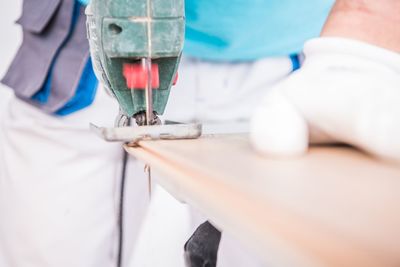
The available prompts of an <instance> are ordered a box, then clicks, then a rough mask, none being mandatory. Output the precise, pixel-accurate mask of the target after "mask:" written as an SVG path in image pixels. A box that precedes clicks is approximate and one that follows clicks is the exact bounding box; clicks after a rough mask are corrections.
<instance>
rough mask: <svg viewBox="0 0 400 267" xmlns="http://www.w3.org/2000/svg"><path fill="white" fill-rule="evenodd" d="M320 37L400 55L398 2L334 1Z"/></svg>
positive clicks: (399, 3) (399, 2) (382, 0)
mask: <svg viewBox="0 0 400 267" xmlns="http://www.w3.org/2000/svg"><path fill="white" fill-rule="evenodd" d="M322 36H323V37H345V38H350V39H357V40H360V41H364V42H366V43H369V44H373V45H376V46H380V47H382V48H386V49H389V50H392V51H396V52H400V1H398V0H380V1H376V0H363V1H360V0H337V1H336V3H335V5H334V7H333V9H332V12H331V14H330V16H329V18H328V20H327V22H326V24H325V27H324V29H323V31H322Z"/></svg>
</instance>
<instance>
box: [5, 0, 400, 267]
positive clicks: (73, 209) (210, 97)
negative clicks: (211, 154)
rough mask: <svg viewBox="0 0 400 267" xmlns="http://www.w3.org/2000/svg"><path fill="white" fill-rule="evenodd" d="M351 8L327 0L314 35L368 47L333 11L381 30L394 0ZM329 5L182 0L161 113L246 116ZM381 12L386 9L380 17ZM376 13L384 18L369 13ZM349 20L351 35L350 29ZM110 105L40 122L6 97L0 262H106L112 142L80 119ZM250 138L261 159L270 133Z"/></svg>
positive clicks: (282, 74)
mask: <svg viewBox="0 0 400 267" xmlns="http://www.w3.org/2000/svg"><path fill="white" fill-rule="evenodd" d="M356 2H358V1H350V0H347V1H346V0H343V1H338V2H337V6H336V10H342V11H341V12H339V13H338V12H337V11H335V12H334V13H332V17H331V19H330V20H329V23H328V24H327V26H326V30H325V34H330V35H333V36H339V37H345V38H355V39H360V40H361V41H363V42H371V40H365V39H362V38H358V37H359V33H360V31H358V30H355V31H349V27H339V26H340V25H341V24H340V23H338V22H335V21H341V23H343V22H346V23H345V25H346V24H347V23H349V22H351V23H354V20H353V16H351V17H348V16H345V15H344V14H352V13H349V10H353V11H354V12H355V13H357V12H360V10H361V11H362V10H365V8H366V7H368V12H366V13H367V14H372V15H371V17H369V16H367V17H365V16H364V15H362V16H359V17H357V18H358V19H361V21H371V20H373V22H374V20H376V21H380V22H381V21H384V25H381V26H385V27H387V26H390V25H393V23H394V22H395V21H396V16H395V14H398V12H397V13H395V11H396V10H398V9H396V8H397V7H398V4H397V2H396V1H395V0H385V1H380V3H379V5H376V4H374V3H373V2H372V0H370V1H364V2H363V4H362V5H360V4H357V3H356ZM331 4H332V1H320V0H318V1H308V2H307V4H306V3H302V4H299V2H298V1H289V0H288V1H269V2H264V1H253V2H250V3H249V1H235V2H232V1H230V2H229V3H227V2H226V1H223V0H219V1H215V0H213V1H187V3H186V5H187V39H186V48H185V53H186V58H184V59H183V62H182V65H181V71H180V74H181V75H180V76H181V80H180V83H179V85H178V87H176V88H173V91H172V95H171V99H170V102H169V104H168V107H167V112H166V117H168V118H170V119H174V120H180V121H189V120H194V119H196V120H201V121H219V122H221V121H227V120H241V119H249V118H250V116H251V114H252V111H253V108H254V107H255V106H256V105H259V104H260V103H259V99H260V98H261V96H263V95H264V94H266V93H267V92H268V91H269V89H270V88H272V87H273V86H275V85H276V84H277V83H278V82H279V81H282V80H284V79H285V78H286V77H287V76H288V75H289V74H290V73H291V72H292V71H293V70H294V69H297V67H298V66H297V57H296V56H293V55H296V54H298V53H299V52H300V51H301V50H302V45H303V43H304V42H305V41H306V40H307V39H310V38H313V37H316V36H318V35H319V32H320V29H321V27H322V24H323V22H324V21H325V18H326V16H327V14H328V12H329V10H330V7H331ZM382 6H385V7H386V8H387V10H382ZM390 10H391V11H390ZM376 11H379V14H385V16H382V15H379V16H374V15H373V14H375V13H374V12H376ZM389 11H390V12H389ZM386 13H388V14H386ZM337 14H341V15H340V16H338V15H337ZM357 14H358V13H357ZM363 14H364V13H363ZM378 18H379V19H378ZM355 22H356V25H355V26H354V27H352V29H358V28H359V27H360V23H358V22H357V20H356V21H355ZM373 22H372V23H371V22H370V23H369V24H374V23H373ZM367 25H368V24H367ZM328 29H330V30H329V31H328ZM335 29H339V31H336V30H335ZM340 29H341V30H340ZM367 29H369V27H367ZM371 29H377V28H376V27H372V28H371ZM389 29H390V30H389V31H387V32H386V31H385V32H384V33H383V34H380V35H376V34H375V35H372V36H369V35H368V37H369V38H372V39H374V40H375V39H377V40H382V39H385V38H384V37H385V36H386V35H388V36H389V35H390V36H392V35H393V34H394V36H395V38H394V40H398V39H397V38H398V35H397V32H396V28H395V26H392V27H389ZM361 32H362V31H361ZM372 44H374V45H378V46H381V47H383V48H384V49H386V50H396V47H397V45H396V42H392V40H389V41H388V40H384V41H383V42H381V41H379V42H378V43H375V42H372ZM360 45H363V44H360ZM393 45H394V46H393ZM307 60H308V59H306V62H307ZM385 64H386V63H383V65H385ZM386 65H391V64H386ZM304 87H307V86H306V85H304ZM53 89H54V90H55V89H56V88H53ZM267 99H270V98H269V97H267ZM294 99H297V98H296V97H294V98H293V100H292V98H290V99H289V100H286V99H285V100H284V101H283V102H284V103H289V104H291V105H293V104H292V102H294V101H295V100H294ZM273 103H275V102H274V101H273ZM294 103H295V104H296V102H294ZM268 105H269V104H268ZM268 105H267V104H265V105H264V106H263V107H265V108H268ZM305 106H307V105H305ZM275 107H276V106H274V108H275ZM265 108H262V109H263V110H261V111H259V112H257V114H261V113H262V114H267V116H266V117H265V118H266V121H263V119H262V118H264V117H263V116H258V117H257V115H256V118H255V119H254V121H255V125H266V124H265V123H266V122H267V123H270V122H271V121H270V120H269V118H270V117H269V114H271V113H270V111H268V110H267V112H265V110H264V109H265ZM116 109H117V107H116V104H115V102H113V101H112V100H111V99H109V98H108V97H107V96H106V95H105V94H104V93H103V92H102V91H101V90H99V91H98V92H97V96H96V99H95V100H94V103H93V104H92V105H90V106H89V107H88V108H85V109H80V110H79V111H76V112H72V113H70V114H69V115H68V116H64V117H57V116H52V115H48V114H46V113H44V112H42V111H40V110H39V109H37V108H35V107H33V106H31V104H27V103H26V102H24V101H22V100H20V99H17V98H15V99H14V100H12V102H11V104H10V106H9V108H8V111H7V114H6V118H5V119H4V121H3V122H2V135H3V136H2V138H1V142H2V145H1V147H2V148H3V149H2V151H1V153H2V154H1V158H2V166H1V170H2V171H3V172H2V173H1V176H0V179H1V185H2V186H1V187H0V214H1V217H2V218H6V219H3V220H2V221H1V222H0V233H1V236H2V239H0V264H3V265H4V266H85V267H87V266H115V261H116V258H117V256H116V255H117V249H116V242H117V240H116V239H117V238H116V236H117V235H116V225H117V219H116V218H117V213H118V212H117V208H116V206H117V205H116V201H115V198H117V196H118V194H117V193H118V190H116V189H117V188H116V187H117V186H118V184H119V180H118V177H119V176H120V175H119V173H118V172H119V170H120V161H121V149H120V146H119V145H112V144H106V143H104V142H103V141H101V140H98V139H96V138H95V137H94V136H93V135H92V134H91V133H90V132H89V131H88V130H87V124H88V122H96V123H98V124H100V125H106V124H110V123H112V121H113V117H114V110H116ZM285 111H286V110H285ZM282 114H283V117H282V118H281V120H279V121H283V122H285V121H286V120H285V116H284V115H286V114H287V113H286V112H283V113H282ZM257 118H258V119H257ZM267 119H268V121H267ZM276 121H278V120H275V121H272V122H273V123H276ZM300 121H301V120H300ZM273 125H274V126H280V124H277V125H275V124H273ZM290 126H292V124H290ZM296 131H298V129H297V128H296ZM282 132H286V131H285V129H283V131H280V133H282ZM253 133H254V135H253V139H254V140H255V144H256V145H257V146H258V147H260V149H262V150H263V151H267V152H270V151H269V150H268V149H270V147H271V146H270V145H269V144H267V145H265V143H263V140H264V139H265V138H266V136H267V137H268V136H270V135H271V136H272V138H276V135H277V134H274V133H273V134H270V133H269V132H265V127H261V128H255V129H254V131H253ZM263 138H264V139H263ZM268 140H269V139H268ZM283 143H284V142H283ZM292 149H293V148H292ZM281 150H282V148H280V150H278V152H279V151H281ZM296 151H297V150H296ZM272 152H274V151H272ZM289 152H291V150H289ZM135 166H138V165H137V164H136V165H135ZM136 168H139V167H136ZM137 173H138V172H136V174H137ZM128 177H129V179H135V182H137V183H139V180H140V179H141V178H139V177H138V175H134V174H131V175H130V176H128ZM143 191H145V190H143ZM155 198H156V197H155ZM163 200H164V199H163ZM10 203H12V204H10ZM170 203H172V202H170ZM131 204H132V203H131ZM152 204H153V203H152ZM172 205H173V204H172ZM156 206H157V205H156ZM141 207H142V206H141ZM158 207H159V206H158ZM132 208H135V210H139V209H140V207H131V209H132ZM136 208H137V209H136ZM173 211H175V208H174V210H173ZM177 213H178V214H181V213H180V212H179V211H177ZM138 215H139V216H143V214H142V213H138ZM170 217H172V218H173V217H174V216H173V215H172V216H170ZM179 219H180V218H177V221H178V220H179ZM150 221H151V220H150ZM137 225H140V223H137ZM163 226H164V225H163ZM163 226H162V227H163ZM160 227H161V226H160ZM164 230H165V231H168V228H165V229H164ZM178 245H179V246H182V244H178ZM159 252H160V253H159ZM177 253H179V252H177ZM160 255H165V254H163V253H162V251H157V255H155V256H154V257H153V258H157V256H158V257H160V261H159V262H163V265H161V266H176V265H172V264H173V263H172V264H168V263H169V259H168V258H162V257H161V256H160ZM179 256H180V255H178V257H179ZM134 262H135V260H134ZM136 266H143V265H136ZM150 266H160V265H150ZM230 266H234V265H230ZM238 266H240V265H238Z"/></svg>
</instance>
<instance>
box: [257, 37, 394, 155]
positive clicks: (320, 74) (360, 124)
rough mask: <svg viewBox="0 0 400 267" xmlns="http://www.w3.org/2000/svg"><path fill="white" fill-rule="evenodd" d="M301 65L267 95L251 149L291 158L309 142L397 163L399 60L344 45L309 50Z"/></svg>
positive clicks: (335, 42)
mask: <svg viewBox="0 0 400 267" xmlns="http://www.w3.org/2000/svg"><path fill="white" fill-rule="evenodd" d="M304 53H305V61H304V64H303V67H302V68H301V70H299V71H297V72H295V73H294V74H292V75H291V76H290V77H288V78H287V79H286V80H285V81H283V82H282V83H280V84H279V85H278V86H277V87H276V88H274V90H272V91H271V93H270V94H268V95H267V96H266V98H265V100H264V102H263V105H262V106H260V107H259V108H258V109H257V110H256V112H255V114H254V116H253V119H252V125H251V141H252V143H253V145H254V147H255V148H256V149H257V150H258V151H260V152H262V153H264V154H267V155H275V156H293V155H299V154H303V153H305V152H306V151H307V148H308V145H309V143H312V142H328V143H330V142H341V143H346V144H350V145H353V146H356V147H358V148H360V149H362V150H364V151H366V152H368V153H371V154H373V155H375V156H378V157H382V158H385V159H390V160H395V161H400V54H397V53H395V52H391V51H389V50H385V49H383V48H379V47H376V46H373V45H369V44H366V43H363V42H359V41H355V40H350V39H344V38H331V37H330V38H318V39H313V40H310V41H309V42H307V43H306V45H305V49H304Z"/></svg>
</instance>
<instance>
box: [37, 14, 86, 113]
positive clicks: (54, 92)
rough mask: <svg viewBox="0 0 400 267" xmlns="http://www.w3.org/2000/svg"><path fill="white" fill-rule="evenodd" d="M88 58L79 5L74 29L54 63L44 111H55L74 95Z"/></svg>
mask: <svg viewBox="0 0 400 267" xmlns="http://www.w3.org/2000/svg"><path fill="white" fill-rule="evenodd" d="M88 60H89V42H88V40H87V38H86V16H85V9H84V7H80V11H79V17H78V20H77V22H76V26H75V30H74V32H73V33H72V35H71V37H70V38H69V39H68V41H67V43H66V44H65V46H64V47H63V48H62V49H61V51H60V54H59V55H58V57H57V62H56V64H55V65H54V68H53V73H52V81H51V94H50V96H49V99H48V102H47V103H46V104H44V105H43V106H42V107H41V108H42V109H43V110H44V111H46V112H50V113H53V112H56V111H57V110H59V109H60V108H62V107H63V106H64V105H65V104H66V103H67V102H68V101H69V100H70V99H71V98H72V97H73V96H74V95H75V93H76V89H77V88H78V84H79V81H80V78H81V75H82V72H83V69H84V68H85V65H86V63H87V61H88Z"/></svg>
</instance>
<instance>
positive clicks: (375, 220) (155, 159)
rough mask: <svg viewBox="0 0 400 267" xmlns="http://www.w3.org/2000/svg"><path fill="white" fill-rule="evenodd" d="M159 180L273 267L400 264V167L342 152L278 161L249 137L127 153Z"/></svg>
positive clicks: (146, 145) (148, 145)
mask: <svg viewBox="0 0 400 267" xmlns="http://www.w3.org/2000/svg"><path fill="white" fill-rule="evenodd" d="M127 150H128V152H129V153H130V154H132V155H133V156H135V157H137V158H139V159H141V160H143V161H144V162H146V163H149V164H150V165H151V166H152V167H153V168H154V170H156V171H157V172H159V173H160V174H162V175H160V176H159V181H158V182H159V183H160V184H161V185H162V186H164V187H165V188H166V189H167V190H169V191H170V192H171V193H172V194H173V195H174V196H175V197H177V198H179V199H181V200H183V201H185V202H187V203H188V204H190V205H192V206H194V207H195V208H197V209H198V210H200V211H201V212H202V213H203V214H205V215H207V216H208V217H209V218H210V219H211V220H212V221H213V222H214V223H216V224H217V225H218V226H219V227H220V228H222V229H223V230H224V231H228V232H230V233H231V234H232V235H234V236H236V237H237V238H238V239H239V240H241V241H242V242H243V243H244V244H246V245H248V246H249V247H250V248H252V249H254V251H256V252H257V253H258V254H259V255H260V256H261V257H262V258H263V259H265V261H266V262H268V263H270V264H272V265H277V266H286V265H287V266H400V227H399V226H400V208H399V203H400V193H399V192H400V167H399V166H392V165H389V164H386V163H382V162H379V161H376V160H374V159H372V158H370V157H368V156H366V155H364V154H362V153H360V152H358V151H355V150H353V149H351V148H345V147H316V148H312V149H311V150H310V152H309V153H308V155H306V156H304V157H300V158H295V159H286V160H277V159H270V158H264V157H261V156H260V155H257V154H256V153H254V151H253V150H252V149H251V147H250V145H249V142H248V140H247V136H246V135H215V136H205V137H203V138H201V139H198V140H180V141H143V142H141V143H140V147H137V148H127Z"/></svg>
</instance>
